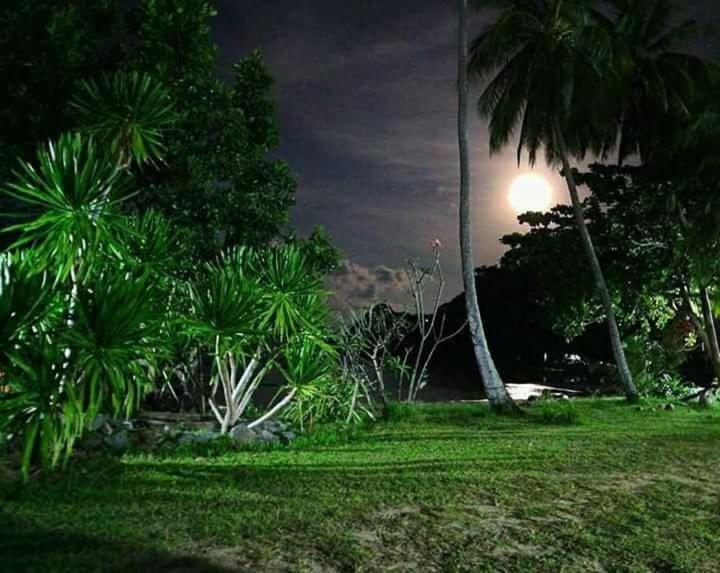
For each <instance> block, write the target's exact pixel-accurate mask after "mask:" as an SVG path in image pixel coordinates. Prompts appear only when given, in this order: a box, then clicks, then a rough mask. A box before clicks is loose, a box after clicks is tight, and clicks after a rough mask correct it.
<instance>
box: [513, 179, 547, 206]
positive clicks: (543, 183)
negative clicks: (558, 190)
mask: <svg viewBox="0 0 720 573" xmlns="http://www.w3.org/2000/svg"><path fill="white" fill-rule="evenodd" d="M551 201H552V187H551V186H550V183H548V181H547V179H545V178H544V177H542V176H540V175H534V174H532V173H526V174H525V175H520V176H519V177H516V178H515V180H514V181H513V182H512V185H511V186H510V191H509V192H508V202H509V203H510V206H511V207H512V208H513V210H514V211H515V212H516V213H518V214H520V213H525V212H526V211H547V209H548V208H549V207H550V202H551Z"/></svg>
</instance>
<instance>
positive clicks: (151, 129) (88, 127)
mask: <svg viewBox="0 0 720 573" xmlns="http://www.w3.org/2000/svg"><path fill="white" fill-rule="evenodd" d="M70 105H71V106H72V108H73V109H74V110H75V112H76V113H77V115H78V118H79V121H80V125H81V128H82V131H83V132H85V133H87V134H89V135H92V136H93V137H95V138H96V139H98V140H99V141H100V142H102V143H103V144H104V145H107V146H108V147H109V149H110V150H111V152H112V154H113V156H114V157H115V158H116V160H117V162H118V163H121V164H127V163H130V162H134V163H136V164H138V165H142V164H143V163H152V162H158V161H162V159H163V156H164V154H165V150H166V148H165V144H164V142H163V137H164V134H165V133H166V132H167V131H169V130H171V129H172V128H173V126H174V125H175V124H176V122H177V121H178V118H179V116H178V114H177V113H176V112H175V110H174V107H173V103H172V100H171V98H170V95H169V92H168V90H167V89H166V88H165V87H164V86H163V85H162V84H161V83H160V82H158V81H157V80H156V79H154V78H153V77H152V76H151V75H149V74H145V73H138V72H129V73H120V72H119V73H115V74H112V75H105V76H103V77H102V78H101V79H100V80H99V81H97V82H95V81H92V80H90V81H85V82H83V83H82V84H81V89H80V92H79V93H78V95H77V96H76V97H75V98H74V99H73V100H72V102H71V104H70Z"/></svg>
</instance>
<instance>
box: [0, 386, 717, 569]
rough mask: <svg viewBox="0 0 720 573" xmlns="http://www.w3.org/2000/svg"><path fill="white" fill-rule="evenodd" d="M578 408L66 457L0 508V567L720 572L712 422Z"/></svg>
mask: <svg viewBox="0 0 720 573" xmlns="http://www.w3.org/2000/svg"><path fill="white" fill-rule="evenodd" d="M575 404H577V406H575V410H576V412H577V414H578V419H574V417H575V416H574V415H572V414H570V415H568V414H567V413H566V411H565V410H564V409H562V410H558V408H564V407H561V406H557V408H555V407H553V406H551V407H550V408H551V409H549V410H548V409H544V408H545V407H544V406H533V407H532V408H530V415H529V416H526V417H523V418H514V419H508V418H498V417H495V416H492V415H490V414H489V413H488V412H487V410H486V409H485V408H484V407H483V406H479V405H478V406H475V405H473V406H469V405H457V406H447V405H440V406H438V405H427V406H421V407H415V408H411V409H407V408H397V407H396V408H395V411H394V415H393V416H392V417H391V419H390V420H389V421H387V422H381V423H378V424H376V425H375V426H373V427H371V428H369V429H367V430H361V431H359V432H358V433H357V435H356V436H354V437H353V438H352V439H350V440H349V441H347V440H333V439H332V438H333V436H332V433H331V432H325V433H324V434H322V433H321V434H319V435H318V436H317V437H315V438H314V439H312V440H311V439H304V440H300V441H298V442H297V443H296V444H294V445H293V446H292V447H289V448H283V449H275V450H272V451H265V452H258V451H255V452H231V453H225V454H219V455H214V456H201V455H197V452H196V453H194V454H185V455H181V454H176V455H173V456H149V455H143V454H140V453H128V454H125V455H124V456H123V457H122V458H107V459H100V460H86V461H83V462H80V461H76V462H75V463H74V464H73V465H72V466H71V467H70V468H69V469H68V470H67V471H66V472H65V473H63V474H56V475H53V476H49V477H46V478H44V479H41V480H37V481H34V482H32V483H31V484H29V485H28V486H25V487H22V488H12V489H11V490H10V491H7V492H6V493H5V494H4V496H3V500H2V507H1V509H0V569H2V570H3V571H13V572H14V571H28V570H36V571H43V572H44V571H74V572H76V571H94V570H123V571H124V570H134V571H177V572H180V571H183V572H188V571H237V570H241V571H244V570H247V571H305V570H307V571H334V570H337V571H354V570H367V571H379V570H395V571H633V572H634V571H713V572H715V571H718V570H720V411H717V410H714V411H697V410H693V409H690V408H688V407H683V406H679V407H677V408H676V410H675V411H664V410H661V409H658V410H652V409H651V408H649V407H647V406H646V407H644V408H643V410H642V411H640V410H638V407H636V406H631V405H626V404H624V403H622V402H620V401H607V400H602V401H601V400H586V401H578V402H575ZM323 436H325V439H323ZM333 442H334V443H333Z"/></svg>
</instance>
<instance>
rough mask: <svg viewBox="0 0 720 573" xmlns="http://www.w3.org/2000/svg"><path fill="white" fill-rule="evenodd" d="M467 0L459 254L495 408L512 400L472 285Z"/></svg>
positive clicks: (461, 68) (461, 17) (461, 0)
mask: <svg viewBox="0 0 720 573" xmlns="http://www.w3.org/2000/svg"><path fill="white" fill-rule="evenodd" d="M467 55H468V32H467V0H458V145H459V148H460V255H461V260H462V274H463V283H464V286H465V305H466V307H467V314H468V324H469V328H470V336H471V338H472V344H473V349H474V351H475V358H476V360H477V363H478V367H479V368H480V374H481V376H482V382H483V387H484V389H485V395H486V396H487V398H488V401H489V402H490V406H491V407H492V408H493V409H495V410H507V409H512V408H513V406H514V403H513V401H512V398H511V397H510V395H509V394H508V391H507V388H505V385H504V384H503V381H502V379H501V378H500V374H499V373H498V371H497V368H496V367H495V363H494V361H493V359H492V355H491V354H490V348H489V347H488V342H487V338H486V336H485V329H484V328H483V322H482V316H481V314H480V306H479V304H478V298H477V288H476V285H475V264H474V261H473V251H472V231H471V227H470V166H469V151H468V126H467V117H468V113H467V99H468V81H467Z"/></svg>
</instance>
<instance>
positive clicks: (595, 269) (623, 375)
mask: <svg viewBox="0 0 720 573" xmlns="http://www.w3.org/2000/svg"><path fill="white" fill-rule="evenodd" d="M555 132H556V134H555V135H556V138H557V143H558V151H559V153H560V159H561V160H562V166H563V175H564V177H565V181H566V182H567V186H568V191H569V192H570V200H571V201H572V206H573V211H574V212H575V223H576V225H577V228H578V231H579V232H580V240H581V242H582V245H583V249H585V255H586V256H587V259H588V263H589V264H590V271H591V273H592V276H593V279H594V281H595V288H596V289H597V293H598V295H600V300H601V301H602V305H603V309H604V311H605V317H606V319H607V323H608V329H609V331H610V342H611V344H612V350H613V356H614V357H615V364H616V365H617V369H618V374H619V376H620V382H621V383H622V385H623V387H624V388H625V396H627V399H628V400H631V401H635V400H637V399H638V392H637V388H636V387H635V382H634V381H633V378H632V374H631V373H630V368H629V367H628V363H627V359H626V358H625V350H624V349H623V344H622V340H621V339H620V329H618V325H617V320H616V319H615V311H614V310H613V306H612V300H611V299H610V292H609V291H608V287H607V283H606V282H605V276H604V275H603V271H602V267H601V266H600V261H599V260H598V257H597V253H596V252H595V247H594V245H593V243H592V239H591V238H590V233H589V232H588V228H587V224H586V223H585V212H584V210H583V207H582V203H581V202H580V197H579V196H578V191H577V185H576V184H575V177H574V175H573V172H572V166H571V165H570V156H569V154H568V150H567V144H566V143H565V137H564V135H563V133H562V129H561V127H560V124H559V122H557V121H556V122H555Z"/></svg>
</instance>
